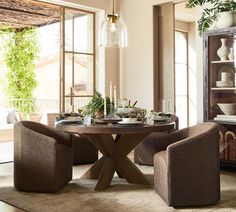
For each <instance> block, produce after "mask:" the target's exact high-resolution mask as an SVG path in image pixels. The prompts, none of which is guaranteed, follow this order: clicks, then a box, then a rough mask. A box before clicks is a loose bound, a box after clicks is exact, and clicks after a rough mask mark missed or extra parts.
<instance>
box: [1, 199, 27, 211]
mask: <svg viewBox="0 0 236 212" xmlns="http://www.w3.org/2000/svg"><path fill="white" fill-rule="evenodd" d="M0 211H2V212H25V211H23V210H21V209H19V208H16V207H14V206H11V205H9V204H6V203H5V202H2V201H0Z"/></svg>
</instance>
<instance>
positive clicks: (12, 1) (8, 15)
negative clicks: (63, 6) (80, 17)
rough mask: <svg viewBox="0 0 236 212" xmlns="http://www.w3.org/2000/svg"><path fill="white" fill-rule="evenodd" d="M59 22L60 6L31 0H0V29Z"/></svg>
mask: <svg viewBox="0 0 236 212" xmlns="http://www.w3.org/2000/svg"><path fill="white" fill-rule="evenodd" d="M58 21H60V6H57V5H52V4H46V3H42V2H37V1H33V0H0V28H4V27H6V26H9V27H11V28H15V29H22V28H26V27H32V26H35V27H40V26H44V25H47V24H51V23H55V22H58Z"/></svg>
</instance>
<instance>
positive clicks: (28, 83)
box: [0, 28, 39, 115]
mask: <svg viewBox="0 0 236 212" xmlns="http://www.w3.org/2000/svg"><path fill="white" fill-rule="evenodd" d="M0 38H2V39H4V45H3V48H4V61H5V63H6V65H7V67H8V72H7V80H8V85H7V94H8V96H9V97H10V98H13V99H27V100H28V101H25V102H24V101H17V102H16V105H14V106H15V107H16V109H18V110H19V111H20V112H22V113H23V114H24V115H27V114H29V113H30V112H32V110H33V101H29V100H32V98H33V90H34V89H35V88H36V86H37V81H36V75H35V60H36V59H37V58H38V55H39V45H38V37H37V29H36V28H25V29H22V30H15V29H3V30H1V31H0Z"/></svg>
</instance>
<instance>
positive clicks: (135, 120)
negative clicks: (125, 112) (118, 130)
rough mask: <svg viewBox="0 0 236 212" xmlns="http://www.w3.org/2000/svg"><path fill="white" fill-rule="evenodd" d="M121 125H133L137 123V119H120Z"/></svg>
mask: <svg viewBox="0 0 236 212" xmlns="http://www.w3.org/2000/svg"><path fill="white" fill-rule="evenodd" d="M122 122H123V123H135V122H137V118H122Z"/></svg>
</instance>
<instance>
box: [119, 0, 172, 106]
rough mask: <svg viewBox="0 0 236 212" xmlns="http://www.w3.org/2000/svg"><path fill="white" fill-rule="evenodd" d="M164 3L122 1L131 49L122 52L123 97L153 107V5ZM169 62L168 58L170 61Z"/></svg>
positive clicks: (155, 0)
mask: <svg viewBox="0 0 236 212" xmlns="http://www.w3.org/2000/svg"><path fill="white" fill-rule="evenodd" d="M164 2H167V1H163V0H148V1H147V0H146V1H144V0H120V11H121V12H120V14H121V16H122V18H123V20H124V22H125V24H126V26H127V29H128V42H129V44H128V47H127V48H124V49H122V50H121V67H120V84H121V97H126V98H128V99H131V102H133V101H135V100H137V101H138V104H137V106H140V107H145V108H148V109H152V108H153V63H154V59H153V6H154V5H158V4H160V3H164ZM167 59H168V58H167Z"/></svg>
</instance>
